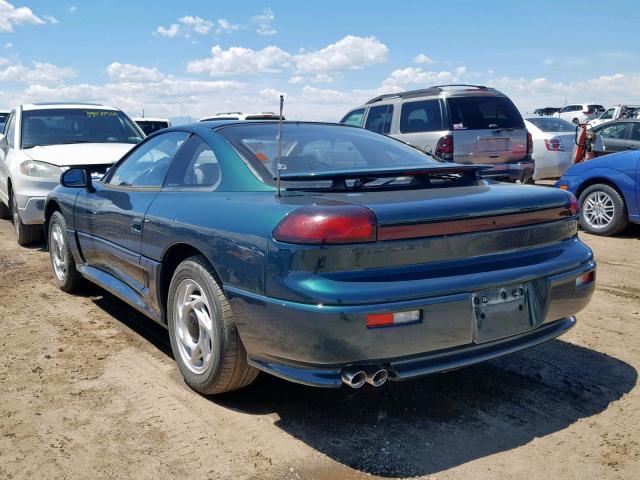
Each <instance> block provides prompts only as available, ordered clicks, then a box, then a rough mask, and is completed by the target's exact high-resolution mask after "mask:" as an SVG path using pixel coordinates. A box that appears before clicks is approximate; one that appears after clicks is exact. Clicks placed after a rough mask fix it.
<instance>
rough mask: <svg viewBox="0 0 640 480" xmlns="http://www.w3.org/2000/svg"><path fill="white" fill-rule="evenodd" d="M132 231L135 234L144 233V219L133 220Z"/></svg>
mask: <svg viewBox="0 0 640 480" xmlns="http://www.w3.org/2000/svg"><path fill="white" fill-rule="evenodd" d="M131 231H132V232H133V233H142V218H134V219H133V220H131Z"/></svg>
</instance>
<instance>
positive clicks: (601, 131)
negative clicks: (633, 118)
mask: <svg viewBox="0 0 640 480" xmlns="http://www.w3.org/2000/svg"><path fill="white" fill-rule="evenodd" d="M630 125H631V124H630V123H627V122H610V123H607V124H605V125H603V126H602V127H600V128H596V129H594V132H595V133H596V134H597V135H599V136H600V138H601V140H602V147H599V145H600V142H596V145H598V150H596V153H599V154H606V153H613V152H620V151H622V150H626V149H627V147H628V143H629V142H628V136H629V127H630Z"/></svg>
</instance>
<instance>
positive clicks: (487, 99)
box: [446, 95, 527, 164]
mask: <svg viewBox="0 0 640 480" xmlns="http://www.w3.org/2000/svg"><path fill="white" fill-rule="evenodd" d="M446 102H447V105H448V110H449V120H450V122H451V125H450V128H451V130H452V131H453V151H454V161H455V162H458V163H489V164H500V163H505V162H513V161H518V160H523V159H524V158H525V157H526V155H527V130H526V128H525V125H524V121H523V120H522V116H521V115H520V112H518V109H517V108H516V107H515V105H514V104H513V103H512V102H511V100H509V99H508V98H507V97H505V96H500V95H473V96H469V95H465V96H450V97H448V98H447V99H446Z"/></svg>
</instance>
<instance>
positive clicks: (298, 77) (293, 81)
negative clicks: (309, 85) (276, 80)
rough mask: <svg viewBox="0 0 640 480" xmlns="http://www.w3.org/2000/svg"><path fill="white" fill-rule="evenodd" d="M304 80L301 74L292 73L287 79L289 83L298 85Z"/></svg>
mask: <svg viewBox="0 0 640 480" xmlns="http://www.w3.org/2000/svg"><path fill="white" fill-rule="evenodd" d="M304 82H305V78H304V77H303V76H302V75H294V76H293V77H291V78H290V79H289V83H290V84H292V85H299V84H301V83H304Z"/></svg>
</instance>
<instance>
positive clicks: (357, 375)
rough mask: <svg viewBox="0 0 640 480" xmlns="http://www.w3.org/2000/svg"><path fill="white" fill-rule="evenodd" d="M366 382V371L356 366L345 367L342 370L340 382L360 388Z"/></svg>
mask: <svg viewBox="0 0 640 480" xmlns="http://www.w3.org/2000/svg"><path fill="white" fill-rule="evenodd" d="M366 382H367V373H366V372H365V371H364V370H360V369H359V368H356V367H347V368H344V369H343V370H342V383H344V384H345V385H349V386H350V387H351V388H360V387H361V386H363V385H364V384H365V383H366Z"/></svg>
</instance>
